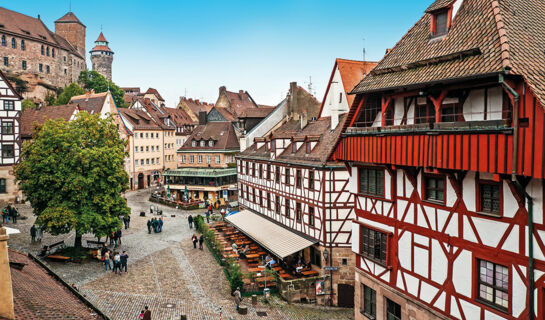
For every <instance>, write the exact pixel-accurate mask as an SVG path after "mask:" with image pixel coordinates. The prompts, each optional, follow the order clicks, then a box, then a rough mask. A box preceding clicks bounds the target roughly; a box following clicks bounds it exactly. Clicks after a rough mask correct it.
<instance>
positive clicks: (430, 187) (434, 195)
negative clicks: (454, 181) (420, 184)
mask: <svg viewBox="0 0 545 320" xmlns="http://www.w3.org/2000/svg"><path fill="white" fill-rule="evenodd" d="M424 189H425V191H424V192H425V199H426V200H429V201H441V202H442V201H444V200H445V178H442V177H437V176H424Z"/></svg>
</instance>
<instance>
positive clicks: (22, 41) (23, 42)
mask: <svg viewBox="0 0 545 320" xmlns="http://www.w3.org/2000/svg"><path fill="white" fill-rule="evenodd" d="M21 50H22V51H25V40H21Z"/></svg>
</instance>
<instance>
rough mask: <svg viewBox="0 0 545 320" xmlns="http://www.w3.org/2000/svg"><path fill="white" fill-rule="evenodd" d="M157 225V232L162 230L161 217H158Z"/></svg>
mask: <svg viewBox="0 0 545 320" xmlns="http://www.w3.org/2000/svg"><path fill="white" fill-rule="evenodd" d="M157 227H158V228H159V232H162V231H163V217H160V218H159V221H157Z"/></svg>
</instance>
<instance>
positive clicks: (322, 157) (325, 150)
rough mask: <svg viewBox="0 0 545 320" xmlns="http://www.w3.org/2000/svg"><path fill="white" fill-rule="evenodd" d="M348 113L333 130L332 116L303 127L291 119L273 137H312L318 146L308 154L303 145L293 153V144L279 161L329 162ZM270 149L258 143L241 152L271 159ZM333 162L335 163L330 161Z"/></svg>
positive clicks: (279, 157) (314, 163)
mask: <svg viewBox="0 0 545 320" xmlns="http://www.w3.org/2000/svg"><path fill="white" fill-rule="evenodd" d="M346 119H347V117H346V114H344V115H341V116H340V117H339V124H338V125H337V127H336V128H335V130H333V131H331V130H330V127H331V117H322V118H319V119H318V120H316V121H310V122H309V123H308V124H307V125H306V126H305V127H304V128H303V129H301V125H300V123H299V122H298V121H294V120H290V121H288V122H286V123H285V124H283V125H282V126H281V127H280V128H278V129H277V130H275V131H274V132H273V133H272V137H270V138H271V139H274V138H289V139H292V138H293V139H294V140H296V141H302V140H305V139H311V140H312V141H316V140H317V141H318V143H317V144H316V146H315V147H314V148H313V149H312V151H311V152H310V153H309V154H306V147H305V144H304V143H303V144H302V146H301V147H300V148H299V149H298V150H297V151H296V152H295V153H292V147H291V144H290V145H288V147H287V148H286V149H285V150H284V152H282V153H281V154H280V155H279V156H278V157H276V159H277V160H279V161H285V162H289V163H294V164H306V165H314V166H317V165H322V164H326V163H328V158H329V156H330V154H331V152H332V151H333V148H334V147H335V144H336V142H337V140H338V139H339V137H340V135H341V132H342V127H343V123H344V121H346ZM270 153H271V152H270V151H268V150H266V147H265V145H264V146H262V147H261V148H259V149H258V148H257V143H254V144H253V145H252V146H251V147H249V148H248V149H246V150H244V152H242V153H240V156H241V157H242V158H249V159H262V160H270ZM328 164H331V165H332V164H333V163H328Z"/></svg>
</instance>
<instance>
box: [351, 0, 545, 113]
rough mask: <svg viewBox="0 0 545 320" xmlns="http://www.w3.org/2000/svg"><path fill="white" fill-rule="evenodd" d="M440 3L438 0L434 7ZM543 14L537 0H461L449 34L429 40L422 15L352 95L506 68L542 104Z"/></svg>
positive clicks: (544, 87)
mask: <svg viewBox="0 0 545 320" xmlns="http://www.w3.org/2000/svg"><path fill="white" fill-rule="evenodd" d="M458 1H460V0H458ZM444 3H445V1H441V0H438V1H436V2H435V3H434V4H433V5H432V9H433V8H434V7H436V6H439V5H444ZM428 10H429V9H428ZM543 16H545V2H543V1H540V0H502V1H497V0H464V1H463V3H462V5H461V7H460V8H459V10H458V12H457V14H456V15H455V17H454V18H453V21H452V26H451V28H450V30H449V32H448V34H447V35H446V36H444V37H441V38H437V39H430V20H431V14H429V13H426V14H425V15H424V16H423V17H422V18H421V19H420V20H419V21H418V22H417V23H416V24H415V25H414V26H413V27H412V28H411V29H410V30H409V31H408V32H407V34H405V36H403V38H401V40H399V42H398V43H397V44H396V46H395V47H394V48H393V49H392V50H391V51H390V52H389V53H388V54H387V55H386V56H385V57H384V58H383V59H382V60H381V61H380V62H379V64H378V65H377V67H376V68H375V69H374V70H373V71H372V72H371V74H370V75H369V76H367V77H366V78H365V79H364V80H363V81H361V82H360V83H359V84H358V86H356V88H355V89H354V90H353V93H365V92H373V91H379V90H384V89H387V88H401V87H406V86H411V85H418V84H424V83H431V82H434V81H439V80H446V79H449V80H450V79H457V78H459V79H463V78H468V77H476V76H485V75H487V74H494V73H498V72H500V71H502V70H503V69H504V68H505V67H510V68H512V71H511V74H517V75H521V76H523V77H524V79H525V80H526V81H527V82H528V84H529V86H530V88H531V89H532V90H533V91H534V93H535V94H536V96H537V97H538V99H539V100H540V102H541V104H542V105H545V72H544V71H543V65H545V53H544V50H545V21H544V20H543Z"/></svg>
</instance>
